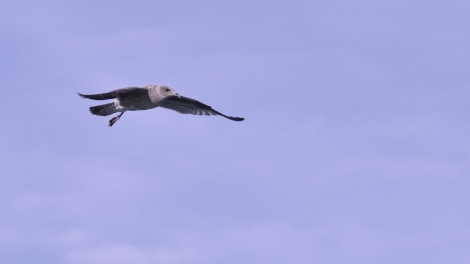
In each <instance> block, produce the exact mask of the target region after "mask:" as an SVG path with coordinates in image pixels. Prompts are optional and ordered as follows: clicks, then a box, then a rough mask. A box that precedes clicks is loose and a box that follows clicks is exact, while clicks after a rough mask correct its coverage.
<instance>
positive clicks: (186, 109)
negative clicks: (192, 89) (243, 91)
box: [159, 96, 244, 121]
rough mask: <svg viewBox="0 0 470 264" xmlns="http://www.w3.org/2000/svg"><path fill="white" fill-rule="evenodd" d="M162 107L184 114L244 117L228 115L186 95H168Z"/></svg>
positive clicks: (240, 118) (233, 118)
mask: <svg viewBox="0 0 470 264" xmlns="http://www.w3.org/2000/svg"><path fill="white" fill-rule="evenodd" d="M159 106H161V107H164V108H167V109H171V110H175V111H177V112H179V113H182V114H191V115H221V116H223V117H225V118H228V119H230V120H233V121H242V120H244V118H242V117H233V116H226V115H224V114H222V113H220V112H218V111H216V110H214V109H212V107H210V106H208V105H206V104H203V103H201V102H199V101H197V100H194V99H191V98H188V97H184V96H168V97H166V98H165V99H164V100H162V101H161V103H160V105H159Z"/></svg>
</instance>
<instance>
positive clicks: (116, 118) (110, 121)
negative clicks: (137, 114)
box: [108, 112, 124, 126]
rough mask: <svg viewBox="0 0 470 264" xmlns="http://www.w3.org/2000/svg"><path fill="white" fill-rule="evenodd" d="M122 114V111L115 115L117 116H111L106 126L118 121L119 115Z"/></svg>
mask: <svg viewBox="0 0 470 264" xmlns="http://www.w3.org/2000/svg"><path fill="white" fill-rule="evenodd" d="M123 114H124V112H121V113H120V114H119V115H117V116H115V117H113V118H111V119H110V120H109V125H108V126H112V125H114V123H116V121H118V120H119V118H121V116H122V115H123Z"/></svg>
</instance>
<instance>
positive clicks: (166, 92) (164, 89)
mask: <svg viewBox="0 0 470 264" xmlns="http://www.w3.org/2000/svg"><path fill="white" fill-rule="evenodd" d="M160 94H161V95H163V97H167V96H178V97H180V95H179V94H178V93H177V92H175V90H173V89H172V88H171V87H168V86H160Z"/></svg>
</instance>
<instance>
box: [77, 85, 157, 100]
mask: <svg viewBox="0 0 470 264" xmlns="http://www.w3.org/2000/svg"><path fill="white" fill-rule="evenodd" d="M147 93H148V92H147V89H145V88H140V87H127V88H121V89H117V90H113V91H111V92H107V93H101V94H81V93H78V95H80V96H81V97H83V98H88V99H93V100H108V99H114V98H117V97H127V96H134V95H136V94H138V95H140V94H147Z"/></svg>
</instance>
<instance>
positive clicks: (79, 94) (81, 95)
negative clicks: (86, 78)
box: [77, 93, 86, 98]
mask: <svg viewBox="0 0 470 264" xmlns="http://www.w3.org/2000/svg"><path fill="white" fill-rule="evenodd" d="M77 94H78V96H80V97H81V98H86V96H85V95H83V94H81V93H77Z"/></svg>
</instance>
